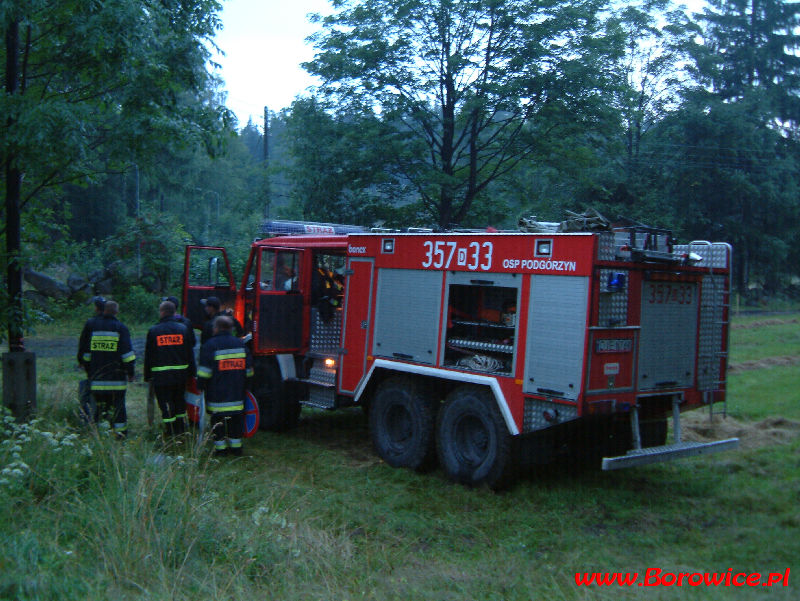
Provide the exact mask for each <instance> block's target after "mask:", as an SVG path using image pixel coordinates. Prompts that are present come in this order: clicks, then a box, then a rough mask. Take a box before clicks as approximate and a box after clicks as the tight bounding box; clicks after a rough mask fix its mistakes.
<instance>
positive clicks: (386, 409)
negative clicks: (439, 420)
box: [369, 376, 436, 471]
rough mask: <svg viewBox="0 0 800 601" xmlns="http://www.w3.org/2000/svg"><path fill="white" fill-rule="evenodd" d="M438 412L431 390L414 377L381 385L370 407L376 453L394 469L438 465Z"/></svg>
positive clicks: (398, 378)
mask: <svg viewBox="0 0 800 601" xmlns="http://www.w3.org/2000/svg"><path fill="white" fill-rule="evenodd" d="M435 420H436V410H435V403H434V401H433V397H432V396H431V395H430V393H429V392H428V390H427V389H426V388H425V387H424V386H423V385H422V384H420V383H419V382H418V381H416V380H414V379H413V378H407V377H403V376H396V377H392V378H389V379H388V380H385V381H384V382H382V383H381V384H380V385H379V386H378V390H377V392H376V393H375V397H374V398H373V399H372V402H371V403H370V406H369V431H370V435H371V437H372V446H373V447H374V448H375V452H376V453H377V454H378V455H379V456H380V458H381V459H383V460H384V461H385V462H386V463H388V464H389V465H391V466H392V467H407V468H410V469H413V470H420V471H422V470H426V469H429V468H430V467H431V466H432V464H433V463H434V460H435V457H436V453H435V446H434V438H433V436H434V426H435Z"/></svg>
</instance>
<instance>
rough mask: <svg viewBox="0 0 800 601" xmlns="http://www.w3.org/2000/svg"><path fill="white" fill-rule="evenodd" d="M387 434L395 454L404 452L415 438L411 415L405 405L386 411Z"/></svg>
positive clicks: (390, 446) (393, 406)
mask: <svg viewBox="0 0 800 601" xmlns="http://www.w3.org/2000/svg"><path fill="white" fill-rule="evenodd" d="M385 426H386V434H387V437H388V439H389V448H390V449H391V450H392V451H394V452H395V453H398V452H402V451H404V450H405V448H406V447H407V446H408V444H409V442H410V441H411V439H412V438H413V435H414V432H413V428H412V423H411V413H409V411H408V409H407V408H406V407H405V406H404V405H400V404H398V405H392V406H391V407H389V408H388V410H387V411H386V418H385Z"/></svg>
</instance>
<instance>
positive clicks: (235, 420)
mask: <svg viewBox="0 0 800 601" xmlns="http://www.w3.org/2000/svg"><path fill="white" fill-rule="evenodd" d="M210 422H211V437H212V439H213V440H214V451H215V452H216V453H219V454H224V453H226V452H230V453H232V454H233V455H241V454H242V439H243V438H244V411H241V410H237V411H214V412H212V413H211V420H210Z"/></svg>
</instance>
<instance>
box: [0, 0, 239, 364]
mask: <svg viewBox="0 0 800 601" xmlns="http://www.w3.org/2000/svg"><path fill="white" fill-rule="evenodd" d="M219 9H220V5H219V3H218V2H217V1H216V0H182V1H180V2H167V1H163V0H98V1H96V2H84V1H82V0H24V1H22V0H13V1H8V2H3V4H2V9H0V25H1V26H2V30H3V32H4V34H5V42H6V43H5V46H4V47H3V49H2V51H0V53H1V54H2V55H3V59H5V60H4V61H3V63H4V65H5V71H4V73H3V75H4V81H5V90H4V93H3V94H2V96H0V114H2V115H5V116H6V119H5V120H4V121H3V123H0V161H2V164H3V168H4V170H5V172H6V189H5V199H6V207H7V209H6V215H5V217H6V223H7V228H6V231H5V234H6V240H7V256H6V261H7V266H8V282H7V285H8V290H9V301H10V302H11V303H12V307H11V311H10V313H9V318H8V326H9V337H10V340H9V346H10V348H12V349H17V348H21V339H22V326H21V322H20V319H19V315H20V314H21V299H20V289H21V280H20V273H19V252H20V248H21V240H20V237H19V220H20V213H21V211H24V210H25V209H26V208H31V207H30V206H26V205H30V204H31V203H33V202H34V201H35V199H37V198H40V197H41V196H40V195H41V192H42V191H43V190H45V189H48V188H54V187H59V186H61V185H63V184H65V183H84V184H85V183H87V182H91V181H95V180H97V179H98V178H100V177H102V175H103V174H105V173H108V172H113V171H121V170H124V169H126V168H128V167H129V166H130V165H132V164H133V163H136V162H137V161H139V160H140V159H142V158H143V157H146V156H147V155H148V153H150V152H153V151H155V150H156V149H158V148H160V147H163V146H164V145H177V144H181V143H184V142H186V141H187V139H195V140H198V139H202V140H203V141H205V142H206V143H207V147H208V148H209V149H210V150H213V149H214V144H213V142H212V139H211V136H210V135H209V134H214V133H215V132H219V131H220V130H221V129H222V125H223V124H224V122H225V120H226V118H227V113H226V112H225V111H224V109H221V108H220V107H219V105H218V104H217V103H216V102H214V101H213V99H209V96H208V94H207V91H208V90H209V89H210V88H212V87H213V85H214V82H213V80H212V79H211V77H210V75H209V74H208V72H207V69H206V62H207V60H209V58H210V50H209V46H208V45H207V44H212V41H211V38H212V36H213V34H214V31H215V30H216V29H217V28H218V27H219V21H218V18H217V12H218V11H219ZM23 176H24V179H23Z"/></svg>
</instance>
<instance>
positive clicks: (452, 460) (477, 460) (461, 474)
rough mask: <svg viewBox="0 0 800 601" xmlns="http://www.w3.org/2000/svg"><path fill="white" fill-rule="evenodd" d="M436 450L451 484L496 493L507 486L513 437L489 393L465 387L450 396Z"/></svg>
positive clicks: (440, 423)
mask: <svg viewBox="0 0 800 601" xmlns="http://www.w3.org/2000/svg"><path fill="white" fill-rule="evenodd" d="M436 447H437V452H438V455H439V464H440V465H441V466H442V468H443V469H444V471H445V473H446V474H447V476H448V477H449V478H450V479H451V480H453V481H455V482H459V483H461V484H466V485H468V486H478V485H481V484H486V485H488V486H489V487H490V488H494V489H497V488H502V487H503V486H504V485H505V484H507V482H508V479H509V476H510V471H511V470H510V463H511V437H510V435H509V433H508V429H507V428H506V424H505V422H504V421H503V417H502V416H501V415H500V412H499V411H498V409H497V405H496V404H495V402H494V398H493V397H492V395H491V394H490V393H489V392H488V391H487V390H485V389H481V388H476V387H461V388H457V389H455V390H454V391H453V392H451V393H450V394H449V395H448V397H447V399H446V401H445V404H444V406H443V407H442V409H441V411H439V418H438V421H437V441H436Z"/></svg>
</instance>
